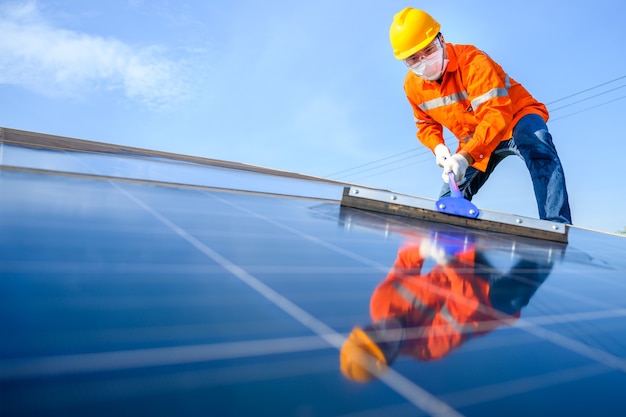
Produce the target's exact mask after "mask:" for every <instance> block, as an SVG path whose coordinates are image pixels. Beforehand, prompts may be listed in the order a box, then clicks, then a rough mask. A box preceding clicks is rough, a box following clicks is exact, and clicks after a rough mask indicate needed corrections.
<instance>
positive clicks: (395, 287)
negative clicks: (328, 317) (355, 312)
mask: <svg viewBox="0 0 626 417" xmlns="http://www.w3.org/2000/svg"><path fill="white" fill-rule="evenodd" d="M464 237H465V236H462V235H459V236H454V235H448V236H445V235H443V236H439V237H435V238H427V239H421V240H420V241H415V242H408V244H406V245H404V246H402V247H401V248H400V250H399V251H398V257H397V259H396V261H395V262H394V264H393V268H392V269H391V271H389V274H388V275H387V277H386V278H385V279H384V280H383V281H382V282H381V283H380V284H379V285H378V286H377V287H376V289H375V290H374V293H373V294H372V297H371V299H370V316H371V319H372V322H371V323H370V324H368V325H367V326H364V327H359V326H357V327H355V328H354V329H353V330H352V331H351V332H350V334H349V336H348V338H347V339H346V341H345V342H344V344H343V346H342V348H341V352H340V369H341V372H342V373H343V374H344V375H345V376H346V377H347V378H348V379H350V380H352V381H356V382H368V381H371V380H372V379H375V378H378V377H380V376H382V375H384V374H385V373H386V372H387V371H388V369H389V367H390V366H391V365H392V364H393V363H394V362H395V361H396V359H398V357H400V356H410V357H412V358H414V359H417V360H419V361H432V360H438V359H441V358H443V357H445V356H446V355H448V354H450V353H451V352H452V351H454V350H456V349H458V348H459V347H461V346H462V345H463V344H464V343H466V342H467V341H468V340H470V339H475V338H477V337H479V336H483V335H486V334H488V333H490V332H492V331H493V330H495V329H497V328H499V327H500V326H507V325H510V324H512V323H513V322H514V321H515V320H517V319H518V318H519V317H520V315H521V310H522V309H523V308H524V307H525V306H526V305H528V303H529V301H530V299H531V297H532V296H533V295H534V294H535V292H536V291H537V289H538V288H539V286H540V285H541V284H542V283H543V282H544V281H545V280H546V279H547V277H548V275H549V274H550V271H551V270H552V265H553V259H554V254H553V253H552V252H547V251H546V252H545V254H546V255H547V254H548V253H549V255H551V256H549V255H547V256H545V257H544V256H543V253H542V251H538V252H535V253H534V254H533V256H532V257H528V256H524V255H522V254H521V253H520V255H519V256H517V255H516V260H515V264H514V265H513V266H512V267H511V268H510V269H509V270H508V271H506V272H503V271H498V270H497V269H496V268H495V267H493V266H492V265H491V264H490V262H489V260H488V259H487V257H486V256H485V255H486V254H485V253H483V252H482V251H481V250H477V249H476V247H475V245H474V244H473V243H472V242H471V241H470V242H468V241H467V240H465V239H464ZM426 259H432V260H433V261H434V262H435V266H434V267H432V269H431V270H430V271H423V268H424V265H425V260H426Z"/></svg>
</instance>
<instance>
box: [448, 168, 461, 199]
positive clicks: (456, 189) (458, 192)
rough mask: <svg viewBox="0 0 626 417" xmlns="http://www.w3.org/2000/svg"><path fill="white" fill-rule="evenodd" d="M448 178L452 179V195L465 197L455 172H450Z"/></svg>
mask: <svg viewBox="0 0 626 417" xmlns="http://www.w3.org/2000/svg"><path fill="white" fill-rule="evenodd" d="M448 178H449V179H450V195H451V196H452V197H461V198H462V197H463V193H462V192H461V190H460V188H459V186H458V185H457V183H456V181H455V180H454V173H453V172H448Z"/></svg>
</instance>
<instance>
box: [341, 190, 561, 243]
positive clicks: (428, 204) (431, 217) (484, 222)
mask: <svg viewBox="0 0 626 417" xmlns="http://www.w3.org/2000/svg"><path fill="white" fill-rule="evenodd" d="M450 184H451V186H450V196H449V197H442V198H440V199H439V200H437V201H435V200H432V199H427V198H422V197H416V196H411V195H407V194H400V193H394V192H391V191H385V190H380V189H374V188H367V187H358V186H351V187H345V188H344V190H343V196H342V199H341V205H342V206H345V207H352V208H356V209H361V210H367V211H373V212H378V213H384V214H391V215H397V216H402V217H408V218H413V219H420V220H426V221H432V222H438V223H447V224H450V225H455V226H461V227H463V228H470V229H478V230H485V231H489V232H496V233H505V234H510V235H516V236H524V237H530V238H537V239H543V240H550V241H555V242H562V243H567V232H568V229H567V225H565V224H563V223H558V222H552V221H548V220H539V219H534V218H530V217H523V216H517V215H514V214H507V213H500V212H495V211H489V210H485V209H480V210H479V209H478V208H477V207H476V206H475V205H474V204H472V203H471V202H470V201H469V200H467V199H465V198H464V197H463V194H462V193H461V191H460V190H459V188H458V186H457V184H456V183H454V178H451V182H450Z"/></svg>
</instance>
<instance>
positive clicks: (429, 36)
mask: <svg viewBox="0 0 626 417" xmlns="http://www.w3.org/2000/svg"><path fill="white" fill-rule="evenodd" d="M440 29H441V25H440V24H439V23H438V22H437V21H436V20H435V19H433V17H432V16H431V15H429V14H428V13H426V12H425V11H422V10H417V9H414V8H412V7H407V8H406V9H404V10H402V11H401V12H399V13H397V14H396V15H395V16H394V17H393V22H392V23H391V28H390V29H389V39H390V40H391V47H392V48H393V54H394V55H395V57H396V59H400V60H404V59H407V58H408V57H410V56H411V55H413V54H414V53H416V52H417V51H419V50H420V49H424V48H425V47H426V46H428V44H429V43H431V42H432V41H433V40H434V39H435V38H436V37H437V35H438V34H439V30H440Z"/></svg>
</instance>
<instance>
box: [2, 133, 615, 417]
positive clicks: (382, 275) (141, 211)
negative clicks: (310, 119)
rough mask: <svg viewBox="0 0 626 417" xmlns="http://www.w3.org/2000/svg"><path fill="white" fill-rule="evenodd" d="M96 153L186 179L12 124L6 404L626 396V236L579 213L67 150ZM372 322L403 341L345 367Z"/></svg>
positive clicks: (72, 410) (448, 410)
mask: <svg viewBox="0 0 626 417" xmlns="http://www.w3.org/2000/svg"><path fill="white" fill-rule="evenodd" d="M18 154H19V158H18V157H17V155H18ZM105 158H108V160H109V161H110V163H108V164H107V163H106V161H107V160H106V159H105ZM93 159H102V160H101V161H100V162H102V165H103V166H104V167H107V166H108V167H109V168H110V167H112V166H120V165H125V164H127V165H128V166H130V167H134V168H135V171H137V170H140V169H139V167H140V166H150V169H149V170H148V171H149V177H147V178H142V177H141V176H135V177H136V178H141V179H154V178H155V177H158V180H159V181H161V182H172V183H180V182H181V181H182V180H183V179H184V175H183V174H181V173H180V172H179V173H176V166H175V165H172V164H171V163H169V162H168V161H163V160H158V159H153V160H151V159H146V158H144V159H140V160H135V162H133V161H132V160H130V159H128V158H126V157H124V156H110V155H109V156H106V157H104V156H102V155H98V156H89V155H80V154H78V153H71V152H63V151H49V150H34V149H23V148H20V147H14V146H9V145H4V147H3V160H2V168H3V169H2V170H1V171H0V275H1V277H2V279H1V280H0V312H1V314H2V317H3V320H2V321H1V322H0V415H3V416H5V415H6V416H22V415H29V416H31V415H32V416H39V415H41V416H56V415H59V416H84V415H90V416H99V415H103V416H104V415H107V416H110V415H138V414H139V415H164V416H165V415H168V416H169V415H190V416H194V415H198V416H200V415H202V416H206V415H215V416H243V415H262V416H277V415H280V416H283V415H284V416H381V415H393V416H422V415H437V416H438V415H449V416H457V415H463V416H502V415H507V416H528V415H546V416H548V415H550V416H552V415H608V416H621V415H624V409H626V400H625V399H624V395H623V393H624V392H626V373H625V372H626V324H625V318H626V257H625V256H624V255H625V254H626V239H624V238H622V237H619V236H613V235H607V234H600V233H596V232H591V231H586V230H582V229H577V228H572V229H571V230H570V237H569V244H567V245H564V244H560V243H554V242H547V241H541V240H535V239H524V238H516V237H514V236H509V235H501V234H494V233H487V232H480V231H470V230H463V229H461V228H458V227H452V226H446V225H443V224H433V223H427V222H422V221H416V220H407V219H403V218H400V217H394V216H387V215H381V214H375V213H369V212H364V211H360V210H356V209H349V208H345V207H341V206H340V205H339V202H338V201H330V200H332V198H335V199H336V200H339V199H340V198H341V192H342V188H341V187H340V186H338V185H336V184H323V183H322V184H320V183H317V182H307V181H303V180H299V181H296V180H293V179H285V178H273V179H272V181H273V182H274V183H275V184H277V185H276V187H277V188H276V189H275V190H274V189H271V190H270V191H269V192H268V189H269V188H267V187H268V186H267V185H264V184H266V183H265V182H264V178H265V177H267V176H264V175H261V174H251V173H244V172H236V171H233V170H230V171H228V170H224V169H219V170H217V169H215V168H211V167H201V166H194V167H193V171H194V173H195V174H194V175H197V178H199V180H198V181H199V182H197V183H196V185H205V186H207V187H219V188H225V189H224V190H219V189H210V188H207V189H202V188H188V187H184V186H165V185H154V184H149V183H145V182H140V181H138V182H132V181H117V180H115V179H110V178H98V177H97V176H84V175H82V174H84V173H85V172H83V171H81V170H76V169H74V168H69V167H68V164H66V163H64V162H63V160H71V161H74V162H76V161H79V162H80V163H79V164H78V165H81V164H82V166H83V167H87V168H86V169H87V171H88V173H90V174H94V173H95V174H98V173H99V172H100V173H101V172H103V168H102V167H95V166H93V165H90V160H93ZM43 161H46V162H45V164H47V166H45V167H44V166H42V164H44V162H43ZM181 167H182V169H190V168H189V166H187V165H181ZM31 168H45V169H52V170H54V171H58V172H56V173H55V172H40V171H37V170H33V169H31ZM131 171H132V169H131ZM68 172H71V173H73V174H72V175H67V173H68ZM143 172H147V171H146V170H144V171H143ZM61 173H63V174H61ZM124 173H125V175H124V176H126V177H129V176H132V175H126V174H127V173H128V170H125V171H124ZM170 173H171V176H170ZM203 174H204V175H203ZM106 175H109V176H112V175H117V173H111V172H108V173H107V174H106ZM172 178H173V179H172ZM213 178H215V180H213ZM224 178H226V179H224ZM170 179H171V180H170ZM246 181H249V183H250V184H251V187H245V186H244V185H245V184H246ZM272 181H268V183H271V182H272ZM281 183H282V184H287V183H288V184H289V187H292V188H290V189H292V190H294V191H293V192H284V194H292V196H284V195H283V196H281V195H274V194H273V193H274V192H276V193H278V194H281V192H280V189H281ZM259 184H260V185H259ZM258 187H260V188H258ZM226 189H228V190H226ZM282 189H283V191H284V187H283V188H282ZM295 190H297V192H296V191H295ZM250 191H253V192H250ZM305 197H306V198H305ZM329 199H330V200H329ZM418 300H419V301H418ZM381 323H383V324H384V325H385V326H390V323H392V324H395V325H397V327H394V329H401V330H402V333H401V335H402V336H401V337H395V338H391V339H388V340H383V341H381V342H380V350H381V351H382V352H383V353H385V355H387V353H388V352H391V351H392V350H393V351H394V352H395V355H396V356H393V357H392V356H389V357H387V356H385V359H386V361H387V362H388V366H386V367H385V368H384V369H383V370H382V371H380V373H375V372H374V370H373V369H369V368H367V366H366V365H365V364H363V363H361V362H358V361H357V362H355V365H353V368H351V370H352V371H345V369H344V371H345V372H342V371H341V369H340V368H341V367H342V365H345V363H344V362H342V360H343V359H345V357H343V359H342V355H340V352H342V353H343V354H346V352H348V350H347V349H348V348H347V346H348V344H349V343H348V342H349V341H350V340H351V337H352V336H353V335H354V334H355V330H354V329H355V328H357V329H361V330H363V331H364V332H365V333H366V334H367V335H370V336H372V335H373V334H384V332H385V331H386V330H384V329H383V327H381ZM381 329H383V330H381ZM376 331H378V333H376ZM381 332H382V333H381ZM394 334H396V333H394ZM372 337H373V336H372ZM392 348H393V349H392ZM350 372H352V374H350ZM359 372H361V373H360V374H359ZM363 374H365V375H367V376H368V378H369V381H367V382H364V381H359V380H355V379H354V378H355V375H357V376H358V375H363ZM356 379H359V378H358V377H357V378H356ZM361 379H362V378H361Z"/></svg>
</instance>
